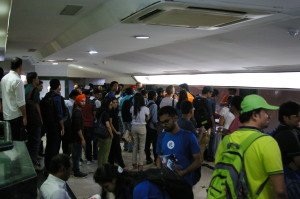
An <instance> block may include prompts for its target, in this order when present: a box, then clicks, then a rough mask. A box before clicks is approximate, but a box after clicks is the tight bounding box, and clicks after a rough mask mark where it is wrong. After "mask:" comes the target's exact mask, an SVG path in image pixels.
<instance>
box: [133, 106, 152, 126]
mask: <svg viewBox="0 0 300 199" xmlns="http://www.w3.org/2000/svg"><path fill="white" fill-rule="evenodd" d="M133 108H134V107H133V106H132V107H131V108H130V113H131V115H132V121H131V124H132V125H140V124H146V115H149V112H150V111H149V108H148V107H146V106H142V108H141V111H140V112H139V113H137V116H135V115H134V111H133Z"/></svg>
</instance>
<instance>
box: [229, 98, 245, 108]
mask: <svg viewBox="0 0 300 199" xmlns="http://www.w3.org/2000/svg"><path fill="white" fill-rule="evenodd" d="M242 101H243V98H242V97H241V96H234V97H233V98H232V99H231V103H230V106H234V107H235V108H236V109H237V110H238V111H241V110H242V108H241V103H242Z"/></svg>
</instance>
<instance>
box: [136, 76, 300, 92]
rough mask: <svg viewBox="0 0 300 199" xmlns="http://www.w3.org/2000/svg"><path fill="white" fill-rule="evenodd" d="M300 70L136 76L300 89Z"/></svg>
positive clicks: (150, 81)
mask: <svg viewBox="0 0 300 199" xmlns="http://www.w3.org/2000/svg"><path fill="white" fill-rule="evenodd" d="M299 77H300V72H281V73H230V74H228V73H225V74H195V75H150V76H134V78H135V79H136V80H137V81H139V82H141V83H143V84H162V85H163V84H166V85H172V84H173V85H176V84H181V83H182V82H185V83H187V84H189V85H210V86H228V87H230V86H232V87H252V88H293V89H300V81H299Z"/></svg>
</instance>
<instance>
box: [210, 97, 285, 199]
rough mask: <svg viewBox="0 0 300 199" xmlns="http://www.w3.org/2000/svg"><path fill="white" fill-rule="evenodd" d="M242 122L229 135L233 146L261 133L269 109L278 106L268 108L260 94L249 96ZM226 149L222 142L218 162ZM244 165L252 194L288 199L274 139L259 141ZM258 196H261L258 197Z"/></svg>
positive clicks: (254, 143)
mask: <svg viewBox="0 0 300 199" xmlns="http://www.w3.org/2000/svg"><path fill="white" fill-rule="evenodd" d="M241 108H242V111H241V114H240V121H241V123H242V126H241V127H240V128H239V129H238V130H237V131H235V132H234V133H232V134H230V135H227V136H229V141H230V142H231V143H236V144H239V145H240V144H241V143H242V142H243V141H244V140H246V139H247V138H250V136H251V135H253V134H257V133H262V132H261V131H262V129H264V128H267V127H268V125H269V122H270V116H269V113H268V111H269V110H277V109H278V107H277V106H271V105H269V104H268V103H267V102H266V101H265V100H264V98H262V97H260V96H258V95H254V94H253V95H248V96H246V97H245V98H244V100H243V101H242V103H241ZM225 147H226V146H224V145H223V144H222V143H221V144H220V146H219V149H218V151H217V154H216V163H217V162H220V161H221V158H222V152H223V151H224V149H225ZM244 166H245V170H246V176H247V182H248V186H249V188H250V193H251V195H252V196H253V197H255V196H257V195H258V197H257V198H259V199H274V198H287V194H286V189H285V184H284V177H283V168H282V161H281V153H280V150H279V147H278V144H277V142H276V141H275V140H274V139H273V138H272V137H271V136H261V137H259V138H258V139H256V140H255V141H254V142H253V143H252V144H251V145H250V146H249V147H248V149H247V150H246V152H245V154H244ZM257 193H258V194H257Z"/></svg>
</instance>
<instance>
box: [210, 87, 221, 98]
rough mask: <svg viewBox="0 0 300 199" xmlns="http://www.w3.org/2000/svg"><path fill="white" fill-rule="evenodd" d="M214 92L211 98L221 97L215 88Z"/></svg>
mask: <svg viewBox="0 0 300 199" xmlns="http://www.w3.org/2000/svg"><path fill="white" fill-rule="evenodd" d="M213 90H214V91H213V93H212V95H211V96H212V97H216V96H217V97H218V96H219V91H218V90H217V89H215V88H214V89H213Z"/></svg>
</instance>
